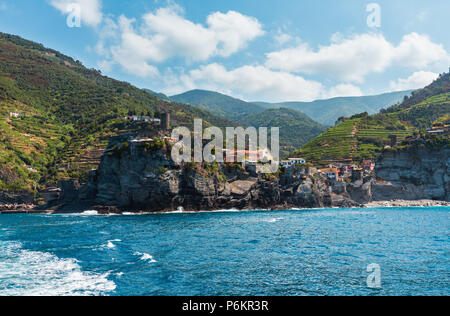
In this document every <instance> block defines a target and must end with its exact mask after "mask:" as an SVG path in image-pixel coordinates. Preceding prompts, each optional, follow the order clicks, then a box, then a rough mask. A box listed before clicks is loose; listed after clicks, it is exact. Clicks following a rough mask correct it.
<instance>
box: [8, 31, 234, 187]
mask: <svg viewBox="0 0 450 316" xmlns="http://www.w3.org/2000/svg"><path fill="white" fill-rule="evenodd" d="M10 112H18V113H20V114H21V115H23V117H21V118H11V117H10V115H9V113H10ZM163 112H170V113H171V114H172V118H173V120H174V121H175V122H176V123H177V124H178V125H185V126H191V125H192V120H193V118H194V117H199V118H202V119H204V120H205V121H206V125H208V124H212V125H216V126H220V127H224V126H233V124H234V123H232V122H229V121H227V120H226V119H222V118H219V117H217V116H214V115H212V114H210V113H207V112H205V111H203V110H201V109H198V108H195V107H193V106H190V105H185V104H180V103H169V102H166V101H163V100H161V99H159V98H157V97H155V96H153V95H152V94H150V93H148V92H146V91H144V90H141V89H138V88H136V87H134V86H132V85H130V84H128V83H126V82H121V81H117V80H114V79H111V78H108V77H105V76H102V74H101V73H100V72H99V71H97V70H95V69H87V68H85V67H84V66H83V65H82V64H81V62H79V61H75V60H73V59H72V58H70V57H68V56H64V55H63V54H61V53H59V52H57V51H55V50H52V49H48V48H45V47H44V46H42V45H40V44H37V43H34V42H31V41H27V40H24V39H22V38H20V37H17V36H13V35H8V34H4V33H0V114H1V115H0V138H1V139H2V142H1V144H0V163H1V164H0V190H12V189H14V190H30V191H31V190H34V189H35V188H36V187H38V186H41V187H42V186H45V185H47V184H50V183H54V182H56V181H57V180H58V179H64V178H80V177H83V176H85V175H86V173H87V171H88V170H90V169H91V168H94V167H96V165H97V163H98V161H99V158H100V156H101V154H102V152H103V150H104V148H105V147H106V145H107V142H108V139H109V137H110V136H112V135H114V134H116V133H119V132H123V131H124V129H127V128H128V126H127V124H124V121H123V119H122V117H123V116H126V115H128V114H130V113H136V114H145V115H150V116H158V115H159V114H160V113H163Z"/></svg>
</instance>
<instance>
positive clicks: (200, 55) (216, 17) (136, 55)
mask: <svg viewBox="0 0 450 316" xmlns="http://www.w3.org/2000/svg"><path fill="white" fill-rule="evenodd" d="M182 14H183V11H182V9H181V8H180V7H178V6H176V5H172V6H169V7H166V8H160V9H158V10H157V11H156V12H151V13H147V14H145V15H144V16H143V19H142V21H141V22H142V23H140V25H137V24H138V23H137V21H136V20H135V19H128V18H126V17H125V16H121V17H120V18H119V20H118V23H117V24H115V27H114V26H112V25H110V26H109V27H108V29H107V30H105V31H102V32H101V33H102V34H103V38H102V39H101V40H100V43H99V44H98V45H97V48H98V49H97V51H98V52H100V53H102V54H103V55H105V56H106V57H109V58H112V59H113V60H114V61H115V62H117V63H118V64H120V65H121V66H123V68H124V69H125V70H126V71H128V72H130V73H132V74H136V75H138V76H143V77H145V76H148V75H154V74H155V69H156V68H155V67H154V66H152V65H151V64H154V63H161V62H164V61H166V60H168V59H170V58H176V57H180V58H184V59H186V60H187V61H188V62H193V61H205V60H208V59H209V58H211V57H213V56H221V57H228V56H230V55H232V54H234V53H236V52H238V51H240V50H242V49H243V48H245V47H246V45H247V44H248V42H249V41H251V40H253V39H255V38H257V37H259V36H261V35H263V34H264V31H263V30H262V26H261V24H260V23H259V22H258V20H256V19H255V18H253V17H248V16H245V15H242V14H240V13H238V12H235V11H228V12H227V13H221V12H215V13H212V14H210V15H209V16H208V18H207V26H206V27H205V26H203V25H202V24H196V23H193V22H192V21H189V20H187V19H185V18H184V17H183V15H182ZM111 32H112V33H113V34H108V33H111ZM117 39H119V40H118V41H117ZM109 41H111V42H109Z"/></svg>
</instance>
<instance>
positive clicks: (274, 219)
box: [266, 217, 284, 223]
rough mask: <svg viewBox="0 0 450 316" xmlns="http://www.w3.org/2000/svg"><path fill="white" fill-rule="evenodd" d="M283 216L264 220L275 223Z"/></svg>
mask: <svg viewBox="0 0 450 316" xmlns="http://www.w3.org/2000/svg"><path fill="white" fill-rule="evenodd" d="M283 219H284V218H282V217H278V218H270V219H268V220H266V222H267V223H277V222H279V221H282V220H283Z"/></svg>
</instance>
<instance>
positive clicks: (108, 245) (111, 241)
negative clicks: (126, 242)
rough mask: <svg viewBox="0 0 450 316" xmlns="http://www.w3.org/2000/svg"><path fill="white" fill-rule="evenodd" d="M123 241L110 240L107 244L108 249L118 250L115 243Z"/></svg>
mask: <svg viewBox="0 0 450 316" xmlns="http://www.w3.org/2000/svg"><path fill="white" fill-rule="evenodd" d="M121 241H122V240H120V239H114V240H109V241H108V243H107V244H106V247H108V248H109V249H114V248H116V245H115V244H114V243H115V242H121Z"/></svg>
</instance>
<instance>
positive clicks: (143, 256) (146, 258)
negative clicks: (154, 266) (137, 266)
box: [135, 252, 157, 263]
mask: <svg viewBox="0 0 450 316" xmlns="http://www.w3.org/2000/svg"><path fill="white" fill-rule="evenodd" d="M135 255H136V256H140V257H141V260H142V261H148V263H156V262H157V261H156V260H155V259H153V257H152V256H151V255H149V254H148V253H141V252H136V253H135Z"/></svg>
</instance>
